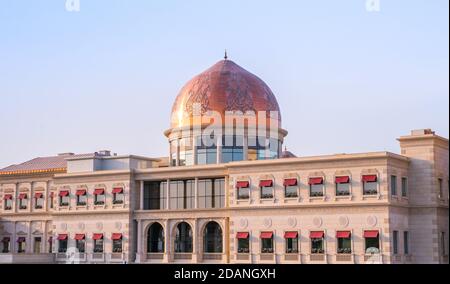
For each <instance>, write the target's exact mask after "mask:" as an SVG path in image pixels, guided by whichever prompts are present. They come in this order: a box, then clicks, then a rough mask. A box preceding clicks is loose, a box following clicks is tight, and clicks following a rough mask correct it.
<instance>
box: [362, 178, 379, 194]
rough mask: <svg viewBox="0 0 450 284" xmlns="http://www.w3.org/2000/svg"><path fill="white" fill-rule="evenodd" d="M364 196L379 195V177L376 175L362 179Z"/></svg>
mask: <svg viewBox="0 0 450 284" xmlns="http://www.w3.org/2000/svg"><path fill="white" fill-rule="evenodd" d="M362 182H363V194H364V195H377V194H378V177H377V176H376V175H367V176H363V177H362Z"/></svg>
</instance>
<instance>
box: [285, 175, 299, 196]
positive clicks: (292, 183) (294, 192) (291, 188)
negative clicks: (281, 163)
mask: <svg viewBox="0 0 450 284" xmlns="http://www.w3.org/2000/svg"><path fill="white" fill-rule="evenodd" d="M283 185H284V197H286V198H296V197H298V180H297V179H296V178H291V179H285V180H284V183H283Z"/></svg>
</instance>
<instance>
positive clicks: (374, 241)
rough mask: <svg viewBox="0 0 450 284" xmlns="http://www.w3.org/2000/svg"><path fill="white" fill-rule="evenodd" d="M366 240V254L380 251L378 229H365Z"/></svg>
mask: <svg viewBox="0 0 450 284" xmlns="http://www.w3.org/2000/svg"><path fill="white" fill-rule="evenodd" d="M364 241H365V249H366V254H378V253H380V234H379V232H378V231H365V232H364Z"/></svg>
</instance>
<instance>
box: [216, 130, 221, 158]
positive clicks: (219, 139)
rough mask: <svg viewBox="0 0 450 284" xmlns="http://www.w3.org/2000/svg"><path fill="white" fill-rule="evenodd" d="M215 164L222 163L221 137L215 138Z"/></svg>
mask: <svg viewBox="0 0 450 284" xmlns="http://www.w3.org/2000/svg"><path fill="white" fill-rule="evenodd" d="M216 143H217V164H220V163H222V137H221V136H220V137H218V138H217V141H216Z"/></svg>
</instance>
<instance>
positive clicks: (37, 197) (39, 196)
mask: <svg viewBox="0 0 450 284" xmlns="http://www.w3.org/2000/svg"><path fill="white" fill-rule="evenodd" d="M43 196H44V194H43V193H42V192H36V193H35V194H34V198H36V199H39V198H42V197H43Z"/></svg>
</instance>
